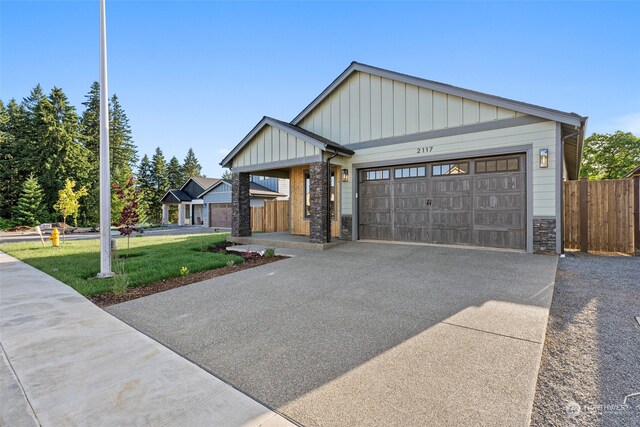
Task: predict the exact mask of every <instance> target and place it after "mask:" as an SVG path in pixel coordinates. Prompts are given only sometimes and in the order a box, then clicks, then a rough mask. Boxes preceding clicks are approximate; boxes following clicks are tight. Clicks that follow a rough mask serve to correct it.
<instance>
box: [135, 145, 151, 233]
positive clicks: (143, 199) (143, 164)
mask: <svg viewBox="0 0 640 427" xmlns="http://www.w3.org/2000/svg"><path fill="white" fill-rule="evenodd" d="M136 183H137V186H138V188H139V190H140V194H139V197H138V205H139V207H138V213H139V215H140V222H147V221H148V220H151V212H150V207H151V203H150V201H151V200H152V199H153V187H152V185H151V161H150V160H149V156H147V155H146V154H145V155H144V156H143V157H142V160H140V166H138V175H137V180H136Z"/></svg>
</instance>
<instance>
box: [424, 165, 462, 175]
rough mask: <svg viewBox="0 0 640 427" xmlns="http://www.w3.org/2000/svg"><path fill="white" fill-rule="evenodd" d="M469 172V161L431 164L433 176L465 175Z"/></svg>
mask: <svg viewBox="0 0 640 427" xmlns="http://www.w3.org/2000/svg"><path fill="white" fill-rule="evenodd" d="M468 173H469V163H468V162H460V163H446V164H444V165H433V166H431V175H432V176H442V175H464V174H468Z"/></svg>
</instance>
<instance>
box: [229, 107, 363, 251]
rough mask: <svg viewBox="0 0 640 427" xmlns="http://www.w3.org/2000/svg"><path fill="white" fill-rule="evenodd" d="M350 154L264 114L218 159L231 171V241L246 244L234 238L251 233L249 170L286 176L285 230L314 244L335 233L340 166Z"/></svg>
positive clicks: (337, 231)
mask: <svg viewBox="0 0 640 427" xmlns="http://www.w3.org/2000/svg"><path fill="white" fill-rule="evenodd" d="M352 155H353V151H352V150H350V149H348V148H345V147H343V146H341V145H339V144H337V143H335V142H333V141H330V140H328V139H326V138H323V137H321V136H319V135H316V134H314V133H311V132H309V131H307V130H304V129H302V128H300V127H298V126H294V125H291V124H289V123H284V122H281V121H279V120H275V119H271V118H268V117H265V118H264V119H262V120H261V121H260V123H258V125H256V127H255V128H254V129H253V130H252V131H251V132H250V133H249V134H248V135H247V136H246V137H245V138H244V139H243V141H242V142H240V144H238V146H236V148H234V150H232V151H231V153H229V155H228V156H227V157H226V158H225V159H224V160H223V161H222V162H221V165H222V166H223V167H228V168H231V172H232V186H231V187H232V197H231V199H232V200H231V209H232V213H231V238H230V240H232V241H237V242H238V243H245V242H241V241H239V240H237V238H246V237H249V236H251V206H250V203H249V197H250V194H249V190H250V175H261V176H269V177H276V178H287V179H289V181H290V203H289V218H290V224H289V225H290V226H289V233H288V234H291V235H295V236H304V237H301V238H302V239H305V240H306V241H307V242H309V243H314V244H318V243H320V244H325V243H330V242H331V240H332V238H339V237H340V234H341V227H342V221H341V217H340V209H341V203H340V202H341V199H340V193H341V183H342V177H343V169H342V168H341V165H342V164H344V163H346V162H347V159H348V158H349V157H351V156H352ZM345 175H347V174H345ZM347 176H348V175H347ZM349 226H350V224H349ZM279 237H280V241H282V239H281V237H282V235H280V236H279ZM246 243H248V242H246Z"/></svg>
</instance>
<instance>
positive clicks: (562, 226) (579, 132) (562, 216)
mask: <svg viewBox="0 0 640 427" xmlns="http://www.w3.org/2000/svg"><path fill="white" fill-rule="evenodd" d="M582 132H584V126H580V130H579V131H578V132H574V133H570V134H569V135H566V136H563V137H562V138H560V162H561V163H560V164H561V165H562V168H561V169H560V170H561V171H564V140H565V139H568V138H571V137H574V136H578V135H580V134H581V133H582ZM580 160H581V159H576V162H577V163H578V165H580ZM578 171H580V166H578ZM560 179H561V181H560V182H561V183H562V185H561V186H560V224H562V225H561V230H560V231H561V232H562V236H560V258H564V180H563V177H562V175H561V176H560Z"/></svg>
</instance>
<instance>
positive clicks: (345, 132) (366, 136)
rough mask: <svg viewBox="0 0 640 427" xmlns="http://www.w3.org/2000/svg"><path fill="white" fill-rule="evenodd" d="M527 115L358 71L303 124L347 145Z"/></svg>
mask: <svg viewBox="0 0 640 427" xmlns="http://www.w3.org/2000/svg"><path fill="white" fill-rule="evenodd" d="M522 115H523V114H521V113H517V112H516V111H513V110H508V109H504V108H499V107H496V106H493V105H489V104H484V103H481V102H477V101H472V100H468V99H464V98H460V97H458V96H454V95H448V94H446V93H443V92H438V91H433V90H429V89H424V88H420V87H418V86H414V85H411V84H406V83H402V82H399V81H395V80H391V79H387V78H384V77H379V76H374V75H372V74H368V73H363V72H356V73H353V75H351V76H350V77H349V78H348V79H347V80H345V81H344V82H343V83H342V84H341V85H340V86H338V87H337V88H336V89H335V90H334V91H333V93H331V94H330V95H329V96H328V97H327V98H326V99H324V100H323V101H322V102H321V103H320V104H319V105H318V106H317V107H316V108H314V110H313V111H311V112H310V113H309V114H308V115H307V116H306V117H305V118H304V120H302V121H301V122H300V123H299V124H298V125H299V126H300V127H302V128H304V129H307V130H309V131H311V132H314V133H317V134H318V135H321V136H324V137H325V138H329V139H331V140H333V141H335V142H338V143H340V144H343V145H348V144H353V143H356V142H361V141H369V140H376V139H380V138H387V137H391V136H401V135H410V134H414V133H418V132H426V131H431V130H437V129H445V128H453V127H459V126H465V125H470V124H474V123H481V122H488V121H493V120H500V119H505V118H511V117H519V116H522Z"/></svg>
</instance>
